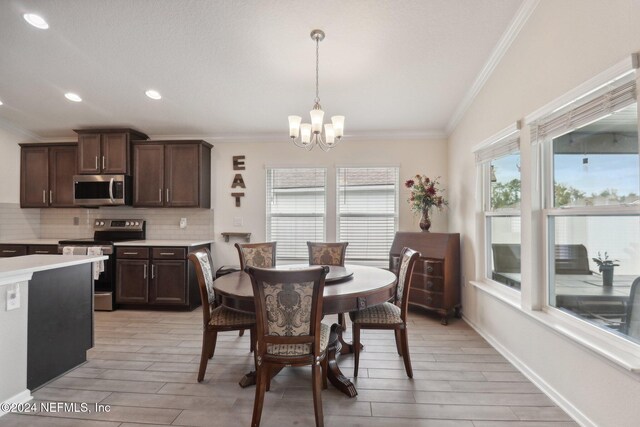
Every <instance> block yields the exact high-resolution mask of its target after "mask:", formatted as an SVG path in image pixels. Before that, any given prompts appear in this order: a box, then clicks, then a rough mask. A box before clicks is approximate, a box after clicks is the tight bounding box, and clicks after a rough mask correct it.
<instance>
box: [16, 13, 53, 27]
mask: <svg viewBox="0 0 640 427" xmlns="http://www.w3.org/2000/svg"><path fill="white" fill-rule="evenodd" d="M22 16H24V20H25V21H27V22H28V23H29V24H31V25H33V26H34V27H36V28H40V29H41V30H46V29H47V28H49V24H47V21H45V20H44V18H43V17H42V16H40V15H36V14H35V13H25V14H24V15H22Z"/></svg>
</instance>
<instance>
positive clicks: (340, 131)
mask: <svg viewBox="0 0 640 427" xmlns="http://www.w3.org/2000/svg"><path fill="white" fill-rule="evenodd" d="M331 123H333V130H334V132H335V133H336V138H338V139H340V138H342V135H344V116H333V117H331Z"/></svg>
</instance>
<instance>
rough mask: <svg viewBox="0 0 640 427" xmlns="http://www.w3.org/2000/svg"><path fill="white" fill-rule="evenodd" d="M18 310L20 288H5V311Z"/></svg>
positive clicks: (17, 286) (13, 286)
mask: <svg viewBox="0 0 640 427" xmlns="http://www.w3.org/2000/svg"><path fill="white" fill-rule="evenodd" d="M18 308H20V287H19V285H18V284H17V283H16V284H15V285H10V286H7V311H10V310H17V309H18Z"/></svg>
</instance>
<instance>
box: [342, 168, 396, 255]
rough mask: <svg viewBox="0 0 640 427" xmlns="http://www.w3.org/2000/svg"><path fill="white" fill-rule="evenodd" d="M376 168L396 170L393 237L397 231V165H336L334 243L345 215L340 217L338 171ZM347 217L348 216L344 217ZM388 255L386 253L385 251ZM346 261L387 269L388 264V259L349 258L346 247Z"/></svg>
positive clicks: (375, 215) (376, 215)
mask: <svg viewBox="0 0 640 427" xmlns="http://www.w3.org/2000/svg"><path fill="white" fill-rule="evenodd" d="M377 168H385V169H395V170H396V178H397V179H396V182H395V203H394V213H393V215H392V216H393V227H394V235H395V233H396V232H397V231H398V223H399V217H400V202H399V199H400V166H398V165H337V166H336V168H335V180H336V185H335V190H336V194H335V197H336V199H335V200H336V207H335V214H336V222H335V223H336V241H337V242H340V241H341V236H340V218H341V217H342V216H345V215H341V214H340V200H339V198H340V184H339V182H340V179H339V175H340V171H341V169H377ZM346 216H349V215H346ZM358 216H365V217H391V215H380V214H370V215H358ZM389 250H391V244H390V245H389ZM387 253H388V251H387ZM346 261H347V262H350V263H352V264H361V265H372V266H377V267H387V266H388V263H389V259H388V257H385V258H384V259H363V258H356V259H353V258H350V257H349V248H348V247H347V257H346Z"/></svg>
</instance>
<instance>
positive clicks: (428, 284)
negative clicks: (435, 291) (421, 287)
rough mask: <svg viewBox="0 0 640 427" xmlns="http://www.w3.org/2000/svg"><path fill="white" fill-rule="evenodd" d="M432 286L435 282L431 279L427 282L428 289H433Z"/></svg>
mask: <svg viewBox="0 0 640 427" xmlns="http://www.w3.org/2000/svg"><path fill="white" fill-rule="evenodd" d="M431 288H433V282H432V281H431V280H429V281H428V282H427V289H431Z"/></svg>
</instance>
